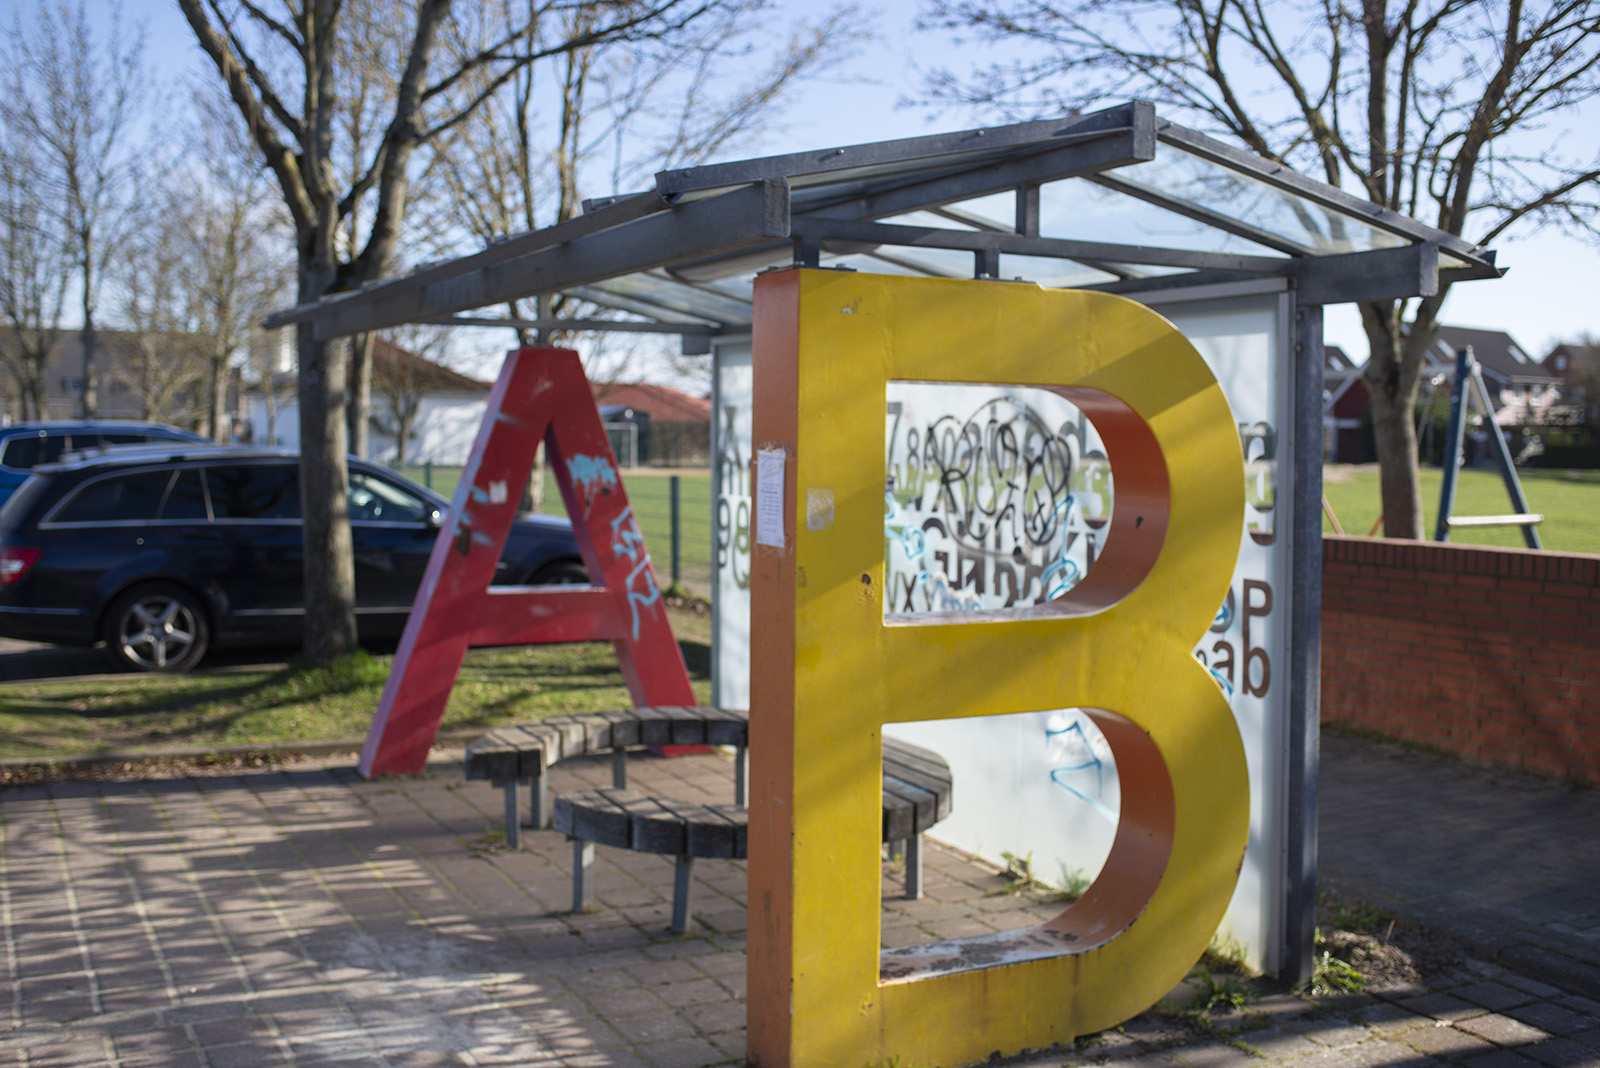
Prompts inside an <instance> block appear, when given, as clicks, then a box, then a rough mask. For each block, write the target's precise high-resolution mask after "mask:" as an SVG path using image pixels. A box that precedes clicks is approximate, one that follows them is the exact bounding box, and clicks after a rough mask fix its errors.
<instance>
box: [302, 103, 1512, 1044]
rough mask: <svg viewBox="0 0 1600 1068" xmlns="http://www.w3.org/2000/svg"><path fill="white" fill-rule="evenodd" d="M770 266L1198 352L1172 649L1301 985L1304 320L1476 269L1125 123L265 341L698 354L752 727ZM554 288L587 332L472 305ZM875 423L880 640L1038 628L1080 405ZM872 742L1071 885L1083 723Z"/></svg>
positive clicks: (592, 239)
mask: <svg viewBox="0 0 1600 1068" xmlns="http://www.w3.org/2000/svg"><path fill="white" fill-rule="evenodd" d="M795 267H799V268H811V269H816V270H831V271H835V272H856V273H858V274H861V275H868V274H871V275H890V276H898V277H900V278H904V279H959V280H966V281H967V282H969V283H972V284H975V285H983V286H994V287H1018V286H1026V287H1038V288H1041V289H1044V290H1047V291H1054V290H1073V291H1087V292H1091V293H1097V294H1109V295H1115V296H1119V297H1123V298H1127V299H1128V300H1131V301H1133V302H1136V303H1137V304H1139V305H1143V306H1145V307H1147V308H1149V309H1152V310H1153V311H1154V312H1156V313H1158V314H1159V315H1160V316H1161V317H1162V318H1164V319H1165V320H1166V321H1167V322H1169V323H1170V324H1172V325H1173V326H1175V327H1176V329H1177V331H1178V332H1180V333H1181V334H1182V335H1183V337H1184V338H1186V339H1187V341H1188V342H1189V343H1190V344H1191V345H1192V346H1193V348H1194V350H1196V351H1197V352H1198V354H1199V356H1200V358H1201V359H1203V361H1204V362H1205V365H1206V366H1207V367H1208V368H1209V371H1210V373H1211V374H1212V375H1214V376H1215V379H1216V381H1217V382H1218V383H1220V385H1221V389H1222V392H1223V394H1224V395H1225V397H1226V400H1227V404H1228V407H1229V409H1230V410H1231V419H1232V422H1233V424H1234V425H1235V426H1236V428H1237V433H1238V439H1239V446H1240V449H1241V451H1242V456H1243V460H1244V474H1245V487H1244V494H1243V507H1242V508H1241V509H1240V510H1239V514H1238V517H1237V519H1238V524H1237V525H1238V530H1237V534H1238V539H1237V541H1238V556H1237V562H1236V563H1235V565H1234V568H1233V577H1232V581H1231V582H1230V583H1229V584H1228V586H1227V589H1226V592H1225V595H1224V596H1222V597H1221V598H1220V599H1219V603H1218V604H1217V606H1216V614H1215V617H1214V619H1213V620H1212V622H1211V624H1210V626H1209V629H1207V630H1205V632H1204V633H1203V634H1200V635H1197V636H1196V640H1195V642H1194V646H1193V656H1194V658H1195V660H1196V661H1198V662H1199V663H1200V664H1201V665H1202V666H1203V667H1204V669H1205V670H1206V671H1207V672H1208V673H1209V675H1210V677H1211V679H1212V682H1213V683H1214V685H1215V686H1216V687H1217V689H1218V690H1219V691H1220V692H1221V693H1222V694H1223V695H1224V696H1225V698H1226V700H1227V702H1228V706H1229V708H1230V709H1231V711H1232V715H1233V717H1234V720H1235V722H1236V724H1237V727H1238V731H1239V736H1240V739H1241V742H1242V745H1243V750H1244V756H1245V763H1246V765H1247V767H1248V777H1249V783H1248V796H1249V826H1248V840H1247V843H1246V845H1245V847H1244V860H1243V865H1242V867H1241V868H1240V871H1239V876H1238V882H1237V885H1236V887H1235V888H1234V890H1233V894H1232V899H1231V903H1230V904H1229V905H1228V907H1227V910H1226V914H1225V916H1224V918H1223V921H1222V926H1221V930H1220V935H1221V936H1222V937H1223V938H1224V939H1225V940H1227V941H1231V942H1232V943H1234V944H1235V945H1237V946H1238V947H1239V949H1241V950H1242V951H1243V953H1244V956H1245V958H1246V959H1247V960H1248V961H1249V962H1250V963H1251V964H1253V965H1254V966H1256V967H1257V968H1259V969H1261V970H1263V971H1266V972H1271V973H1276V974H1278V975H1280V976H1282V977H1283V978H1285V979H1286V980H1289V981H1296V980H1303V979H1305V978H1307V977H1309V975H1310V972H1311V967H1312V930H1313V908H1314V897H1315V873H1316V827H1317V812H1316V796H1317V791H1316V778H1317V744H1318V742H1317V739H1318V718H1317V717H1318V711H1317V702H1318V684H1319V644H1320V629H1319V613H1320V574H1321V553H1320V538H1321V516H1320V500H1321V465H1322V455H1323V443H1322V399H1323V379H1322V371H1323V351H1322V349H1323V341H1322V333H1323V308H1324V307H1325V306H1327V305H1330V304H1338V303H1345V302H1353V301H1363V300H1386V299H1391V298H1407V297H1421V296H1428V295H1432V294H1436V293H1437V292H1438V291H1439V288H1440V287H1441V286H1442V285H1446V284H1449V283H1451V282H1455V281H1464V280H1471V279H1480V278H1494V277H1498V275H1499V273H1500V272H1499V271H1498V270H1497V268H1496V267H1495V265H1494V255H1493V253H1492V252H1489V251H1487V250H1485V249H1483V248H1480V247H1478V246H1475V245H1473V244H1471V243H1470V242H1466V241H1464V240H1462V239H1461V238H1459V237H1455V236H1452V235H1450V234H1446V233H1443V232H1441V231H1439V230H1436V229H1433V228H1430V227H1428V226H1426V225H1424V224H1422V223H1420V222H1417V221H1415V220H1413V219H1410V218H1407V217H1405V216H1403V215H1399V214H1397V213H1395V212H1392V211H1388V210H1385V209H1383V208H1380V207H1377V206H1375V205H1373V204H1370V203H1368V202H1366V201H1363V200H1361V199H1360V198H1357V197H1354V196H1351V195H1349V194H1347V193H1345V192H1343V191H1341V190H1339V189H1336V188H1333V187H1330V186H1328V185H1326V184H1323V183H1320V182H1317V181H1314V180H1311V179H1309V178H1306V177H1304V176H1302V175H1300V174H1297V173H1295V172H1293V171H1291V170H1288V169H1287V168H1285V167H1283V166H1282V165H1280V164H1277V163H1273V162H1270V161H1266V160H1263V159H1260V158H1257V157H1255V156H1253V155H1250V154H1248V153H1245V152H1242V151H1240V150H1237V149H1234V148H1231V147H1229V146H1227V145H1224V144H1222V143H1220V142H1218V141H1216V140H1214V139H1212V138H1209V137H1207V136H1205V135H1203V134H1201V133H1198V132H1196V131H1194V130H1192V129H1188V128H1186V127H1184V126H1182V125H1179V124H1177V123H1175V122H1172V121H1169V120H1166V119H1164V118H1162V117H1161V116H1160V115H1158V114H1157V112H1156V109H1155V108H1154V107H1153V106H1152V105H1151V104H1148V103H1144V102H1133V103H1127V104H1122V105H1118V106H1114V107H1109V108H1106V109H1104V110H1101V111H1097V112H1094V113H1092V114H1076V115H1070V116H1066V117H1062V118H1057V119H1046V120H1041V121H1036V122H1029V123H1022V124H1017V125H1010V126H1000V127H988V128H982V129H972V130H964V131H960V132H956V133H946V134H936V135H931V136H924V137H914V138H907V139H904V140H896V141H886V142H878V143H873V144H864V145H853V146H845V147H833V148H826V149H821V150H817V151H812V152H799V153H792V154H788V155H781V156H771V157H766V158H761V159H752V160H745V161H741V162H735V163H724V164H712V165H705V166H697V167H688V168H683V169H673V170H667V171H662V172H661V173H659V174H657V175H656V180H655V187H654V188H653V189H650V190H647V191H644V192H638V193H631V194H626V195H618V196H612V197H607V198H603V199H598V200H591V201H588V202H586V203H585V205H584V212H583V214H581V215H579V216H577V217H576V218H573V219H570V220H567V221H565V222H562V223H559V224H557V225H555V226H551V227H548V228H545V229H543V230H539V231H534V232H529V233H524V234H518V235H514V236H512V237H509V238H507V239H505V240H502V241H499V242H497V243H495V244H493V245H491V246H490V247H488V248H486V249H484V250H483V251H481V252H477V253H474V254H471V255H467V256H463V257H461V258H459V259H456V260H452V261H449V262H445V263H437V264H431V265H427V266H425V267H421V268H419V269H417V270H416V271H414V272H412V273H411V274H409V275H406V276H404V277H399V278H395V279H393V280H389V281H385V282H382V283H379V284H375V285H371V286H368V287H367V288H365V289H363V290H361V291H360V292H356V293H350V294H344V295H339V296H336V297H330V298H327V299H325V300H323V301H321V302H319V303H317V304H314V305H307V306H302V307H298V308H294V309H291V310H288V311H286V312H283V313H280V314H278V315H276V316H274V317H273V319H272V320H271V322H270V325H284V324H288V323H302V322H310V323H312V324H313V326H314V329H315V331H316V333H317V335H318V336H319V337H321V338H335V337H340V336H345V335H351V334H356V333H361V332H367V331H373V330H381V329H384V328H387V327H393V326H396V325H399V324H402V323H413V322H428V323H443V324H453V325H461V326H477V327H484V326H494V327H506V326H518V327H523V328H530V329H539V330H548V329H559V330H567V331H586V330H594V331H616V332H636V333H661V334H676V335H679V336H680V337H681V339H682V346H683V351H684V352H685V353H686V354H708V355H709V356H710V358H711V360H712V361H713V371H714V374H713V378H714V394H713V402H714V420H715V422H714V427H713V441H712V450H713V472H712V475H713V500H712V510H713V516H712V526H713V531H714V538H715V545H714V552H713V558H714V567H715V574H714V596H713V645H714V649H713V660H714V668H713V702H714V703H716V704H720V705H724V706H726V707H750V705H749V702H750V691H751V677H750V662H751V658H750V646H751V623H750V620H751V615H750V613H751V581H752V571H753V563H752V560H753V556H754V555H755V554H756V553H758V552H759V551H760V546H761V545H762V544H764V542H763V538H764V530H763V527H762V518H761V513H762V509H763V501H762V498H761V494H760V493H759V492H758V490H757V485H756V479H757V476H758V468H759V467H760V465H759V464H758V463H757V460H758V456H760V455H762V454H763V441H762V440H761V439H760V438H758V437H757V433H758V431H757V428H756V427H754V426H753V423H752V410H753V407H754V404H753V397H754V395H755V393H756V391H757V389H758V383H757V382H756V374H757V372H756V371H755V370H754V364H755V362H758V361H753V356H752V353H753V351H754V350H756V349H759V347H760V342H761V339H760V337H759V335H758V334H757V333H756V331H757V327H756V325H755V321H756V317H755V311H754V309H755V302H754V299H753V296H752V290H753V288H755V287H756V280H757V278H758V276H760V275H762V274H764V273H767V272H771V271H774V270H785V269H791V268H795ZM963 292H964V293H965V292H966V291H965V290H963ZM994 292H995V293H1000V292H1002V290H1000V289H996V290H994ZM558 294H562V295H566V296H569V297H573V298H578V299H579V300H581V301H583V302H585V303H586V304H587V305H588V306H591V307H594V308H597V309H602V312H601V313H596V314H595V315H593V316H591V317H589V318H580V319H559V320H557V319H551V318H543V317H541V318H535V319H530V320H510V319H507V318H502V317H498V316H496V315H493V314H490V313H487V312H485V309H493V308H495V307H496V306H503V305H505V304H506V303H507V302H508V301H511V300H514V299H525V298H530V297H540V298H548V297H553V296H555V295H558ZM963 299H965V298H963ZM545 306H546V305H545V303H544V302H543V301H541V302H540V304H539V307H541V308H543V307H545ZM1006 329H1007V327H1006V324H1005V323H1004V322H998V323H996V324H995V330H996V332H997V333H1004V332H1005V331H1006ZM929 343H931V344H934V345H937V343H938V339H937V338H933V339H931V341H930V342H929ZM837 358H838V360H839V361H840V362H841V366H844V365H845V364H847V363H848V361H849V360H851V358H852V354H851V353H850V352H848V351H840V352H839V353H838V357H837ZM980 358H981V355H980ZM1048 358H1049V353H1048V352H1043V351H1041V353H1040V359H1041V360H1045V359H1048ZM881 415H882V417H883V420H884V424H883V425H884V429H883V437H882V442H883V448H884V452H883V458H882V459H883V477H884V500H883V513H884V521H883V526H884V529H883V548H882V569H881V572H877V571H874V574H881V576H882V577H881V587H882V588H881V590H878V589H876V588H874V590H873V592H872V594H871V596H872V597H873V598H875V599H876V600H875V601H874V603H875V604H881V608H882V613H883V616H882V618H883V620H884V622H885V624H886V625H887V624H891V623H896V622H911V621H914V620H915V619H918V618H921V617H923V616H925V615H927V614H929V613H940V612H943V613H954V614H960V613H988V612H1002V611H1005V610H1008V609H1015V608H1022V607H1026V606H1033V605H1039V604H1044V603H1047V602H1050V601H1052V600H1054V599H1057V598H1061V597H1063V596H1069V595H1070V593H1071V591H1072V590H1073V589H1074V588H1075V587H1077V586H1079V584H1080V583H1084V582H1086V581H1088V577H1089V576H1090V575H1092V574H1093V571H1094V568H1095V564H1096V562H1097V560H1098V559H1099V558H1100V554H1101V553H1102V551H1103V550H1104V549H1105V545H1106V538H1107V535H1108V532H1109V530H1110V529H1111V527H1110V526H1109V524H1110V523H1111V521H1112V516H1113V514H1114V513H1115V510H1116V508H1117V500H1118V497H1117V484H1118V475H1117V470H1116V464H1115V462H1114V461H1115V457H1114V456H1108V453H1107V450H1106V448H1105V447H1104V442H1103V440H1102V436H1101V434H1100V431H1099V429H1098V428H1097V427H1096V425H1095V418H1094V417H1093V414H1092V413H1090V412H1086V411H1085V410H1084V409H1083V408H1082V406H1080V405H1077V404H1074V403H1073V401H1072V400H1071V398H1070V397H1069V396H1066V395H1063V394H1062V393H1061V392H1060V391H1052V390H1050V389H1041V388H1038V387H1037V386H1033V385H1023V384H1018V383H1016V382H1012V381H1003V380H1001V381H993V382H989V381H983V380H982V376H981V375H979V376H976V378H974V376H967V378H966V379H965V380H963V381H962V382H961V383H960V384H950V383H946V382H940V381H929V380H923V379H922V378H920V377H919V376H918V375H916V374H915V373H912V374H904V375H902V376H901V377H900V378H898V379H896V380H894V381H891V382H889V383H888V387H887V391H886V393H885V403H884V405H883V411H882V412H881ZM766 473H768V474H770V472H766ZM782 484H783V483H782V476H781V475H780V476H779V482H778V485H779V486H780V487H781V486H782ZM790 492H791V497H790V500H789V507H790V508H791V509H792V510H793V512H794V513H795V514H794V515H792V516H791V517H790V520H789V522H790V524H791V527H793V525H794V524H798V529H802V530H804V529H811V530H819V529H824V528H823V527H822V526H818V525H811V526H809V527H808V524H824V523H831V522H832V514H833V507H834V502H833V501H832V500H831V498H829V497H827V496H826V495H825V491H819V494H821V495H818V496H812V497H808V496H807V492H808V491H807V488H806V487H805V486H799V487H798V488H796V487H791V490H790ZM796 495H798V496H796ZM765 534H766V536H768V540H767V541H766V542H765V544H768V545H771V544H772V542H771V541H770V535H771V531H770V530H769V531H766V532H765ZM777 538H778V541H777V544H778V546H779V547H780V548H781V546H782V545H783V544H784V541H783V538H784V535H783V533H782V531H781V530H780V531H779V532H778V534H777ZM755 570H759V568H755ZM867 578H868V576H867V575H865V574H864V575H863V582H866V581H867ZM801 581H802V583H803V581H804V579H803V576H802V579H801ZM874 610H876V609H874ZM759 712H760V710H759V709H753V710H752V714H753V716H754V715H759ZM884 729H885V731H886V732H887V733H890V734H892V735H894V736H898V737H903V738H904V739H906V740H908V741H913V742H916V743H918V744H921V745H924V746H927V747H930V748H934V749H936V750H938V751H940V752H941V753H942V754H943V755H944V756H945V758H946V760H947V761H948V762H949V763H950V765H951V769H952V772H953V775H954V780H955V783H956V791H957V793H956V810H955V813H954V814H953V815H952V817H951V819H950V821H948V824H947V825H946V826H948V828H949V829H948V831H946V829H945V827H944V826H942V827H941V831H940V836H941V837H946V838H948V839H949V840H950V841H951V842H952V844H955V845H957V846H959V847H961V848H963V849H966V850H967V851H969V852H972V853H975V854H977V855H980V856H984V857H987V858H989V859H991V860H996V861H999V860H1000V859H1001V858H1002V855H1005V856H1006V857H1008V858H1011V859H1012V860H1015V859H1016V858H1023V857H1026V858H1030V860H1031V869H1032V873H1033V874H1034V876H1035V877H1038V878H1041V879H1043V880H1045V881H1048V882H1063V883H1072V882H1077V883H1080V884H1081V883H1092V882H1093V880H1094V878H1095V876H1096V874H1097V873H1098V872H1099V871H1100V868H1101V866H1102V865H1103V864H1104V863H1105V860H1106V856H1107V854H1108V851H1109V850H1110V849H1111V845H1112V840H1113V838H1114V837H1115V833H1116V827H1117V824H1118V820H1119V811H1120V795H1119V777H1118V772H1117V766H1116V760H1115V758H1114V756H1113V754H1112V753H1111V750H1110V747H1108V746H1107V745H1106V743H1105V739H1104V738H1103V736H1102V735H1101V733H1100V732H1099V731H1097V730H1096V728H1095V724H1094V723H1093V722H1092V721H1091V719H1090V718H1089V717H1085V716H1084V715H1083V714H1082V712H1081V710H1079V709H1075V708H1026V709H1019V710H1017V711H1016V712H1015V714H1008V715H999V716H993V715H991V716H987V717H982V718H974V719H970V720H966V719H951V718H944V719H940V720H936V721H929V722H896V723H894V724H892V725H889V726H886V727H885V728H884ZM874 892H876V891H874ZM752 926H754V925H752ZM867 1059H868V1060H870V1059H871V1058H870V1057H869V1058H867Z"/></svg>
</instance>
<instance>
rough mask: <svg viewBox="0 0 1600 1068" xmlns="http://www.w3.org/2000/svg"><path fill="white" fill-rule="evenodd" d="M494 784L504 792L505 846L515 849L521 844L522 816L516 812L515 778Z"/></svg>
mask: <svg viewBox="0 0 1600 1068" xmlns="http://www.w3.org/2000/svg"><path fill="white" fill-rule="evenodd" d="M494 785H496V786H498V787H500V789H501V790H503V791H504V792H505V798H506V848H507V849H516V848H517V847H518V846H520V845H521V844H522V828H521V827H520V826H518V824H520V823H521V822H522V816H521V814H520V813H519V812H517V780H515V779H511V780H508V781H506V782H497V783H495V784H494Z"/></svg>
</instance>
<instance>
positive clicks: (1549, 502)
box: [1322, 464, 1600, 553]
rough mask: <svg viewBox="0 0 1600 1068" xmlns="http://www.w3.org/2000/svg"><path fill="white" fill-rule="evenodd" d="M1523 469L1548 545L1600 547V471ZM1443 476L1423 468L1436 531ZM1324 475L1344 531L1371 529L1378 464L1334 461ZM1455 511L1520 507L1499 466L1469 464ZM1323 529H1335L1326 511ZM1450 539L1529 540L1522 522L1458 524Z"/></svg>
mask: <svg viewBox="0 0 1600 1068" xmlns="http://www.w3.org/2000/svg"><path fill="white" fill-rule="evenodd" d="M1518 475H1519V476H1520V477H1521V479H1522V490H1523V493H1524V494H1526V495H1527V498H1528V507H1529V508H1530V509H1532V510H1533V511H1534V512H1537V513H1539V514H1542V515H1543V516H1544V517H1545V521H1544V522H1543V523H1542V524H1540V525H1539V527H1538V528H1537V529H1538V531H1539V538H1540V541H1541V542H1542V544H1543V547H1544V548H1545V549H1548V550H1550V551H1552V552H1577V553H1600V471H1553V470H1552V471H1547V470H1543V469H1524V470H1520V471H1519V472H1518ZM1442 478H1443V472H1442V471H1441V470H1440V469H1439V468H1437V467H1425V468H1423V469H1422V477H1421V483H1422V510H1423V515H1424V516H1425V521H1424V530H1425V531H1426V532H1427V534H1428V535H1429V536H1430V537H1431V536H1432V534H1433V526H1434V523H1435V521H1436V519H1437V516H1438V514H1439V486H1440V483H1441V481H1442ZM1322 481H1323V495H1324V496H1326V497H1327V498H1328V503H1329V504H1330V505H1331V506H1332V507H1333V510H1334V513H1335V514H1336V515H1338V517H1339V523H1340V525H1341V526H1342V527H1344V532H1345V533H1346V534H1360V535H1365V534H1367V533H1368V532H1369V531H1371V530H1372V525H1373V524H1374V523H1376V522H1377V520H1378V516H1379V514H1380V511H1381V505H1380V503H1379V498H1378V468H1377V465H1376V464H1362V465H1359V466H1350V465H1344V464H1340V465H1333V466H1329V467H1327V468H1325V469H1324V471H1323V480H1322ZM1452 511H1453V514H1454V515H1457V516H1472V515H1508V514H1510V513H1511V512H1513V511H1515V509H1513V508H1512V507H1511V498H1510V497H1509V496H1507V494H1506V488H1505V483H1504V482H1502V481H1501V479H1500V473H1499V472H1498V471H1492V470H1465V471H1462V472H1461V477H1460V479H1459V480H1458V481H1457V483H1456V503H1455V508H1454V509H1453V510H1452ZM1322 530H1323V533H1325V534H1331V533H1333V527H1332V525H1331V524H1330V523H1329V522H1328V518H1327V516H1326V515H1324V516H1323V519H1322ZM1380 533H1381V532H1380ZM1450 540H1451V541H1452V542H1455V543H1457V544H1460V545H1497V546H1504V547H1521V546H1522V545H1523V541H1522V528H1521V527H1474V528H1469V529H1464V530H1453V531H1451V532H1450Z"/></svg>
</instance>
